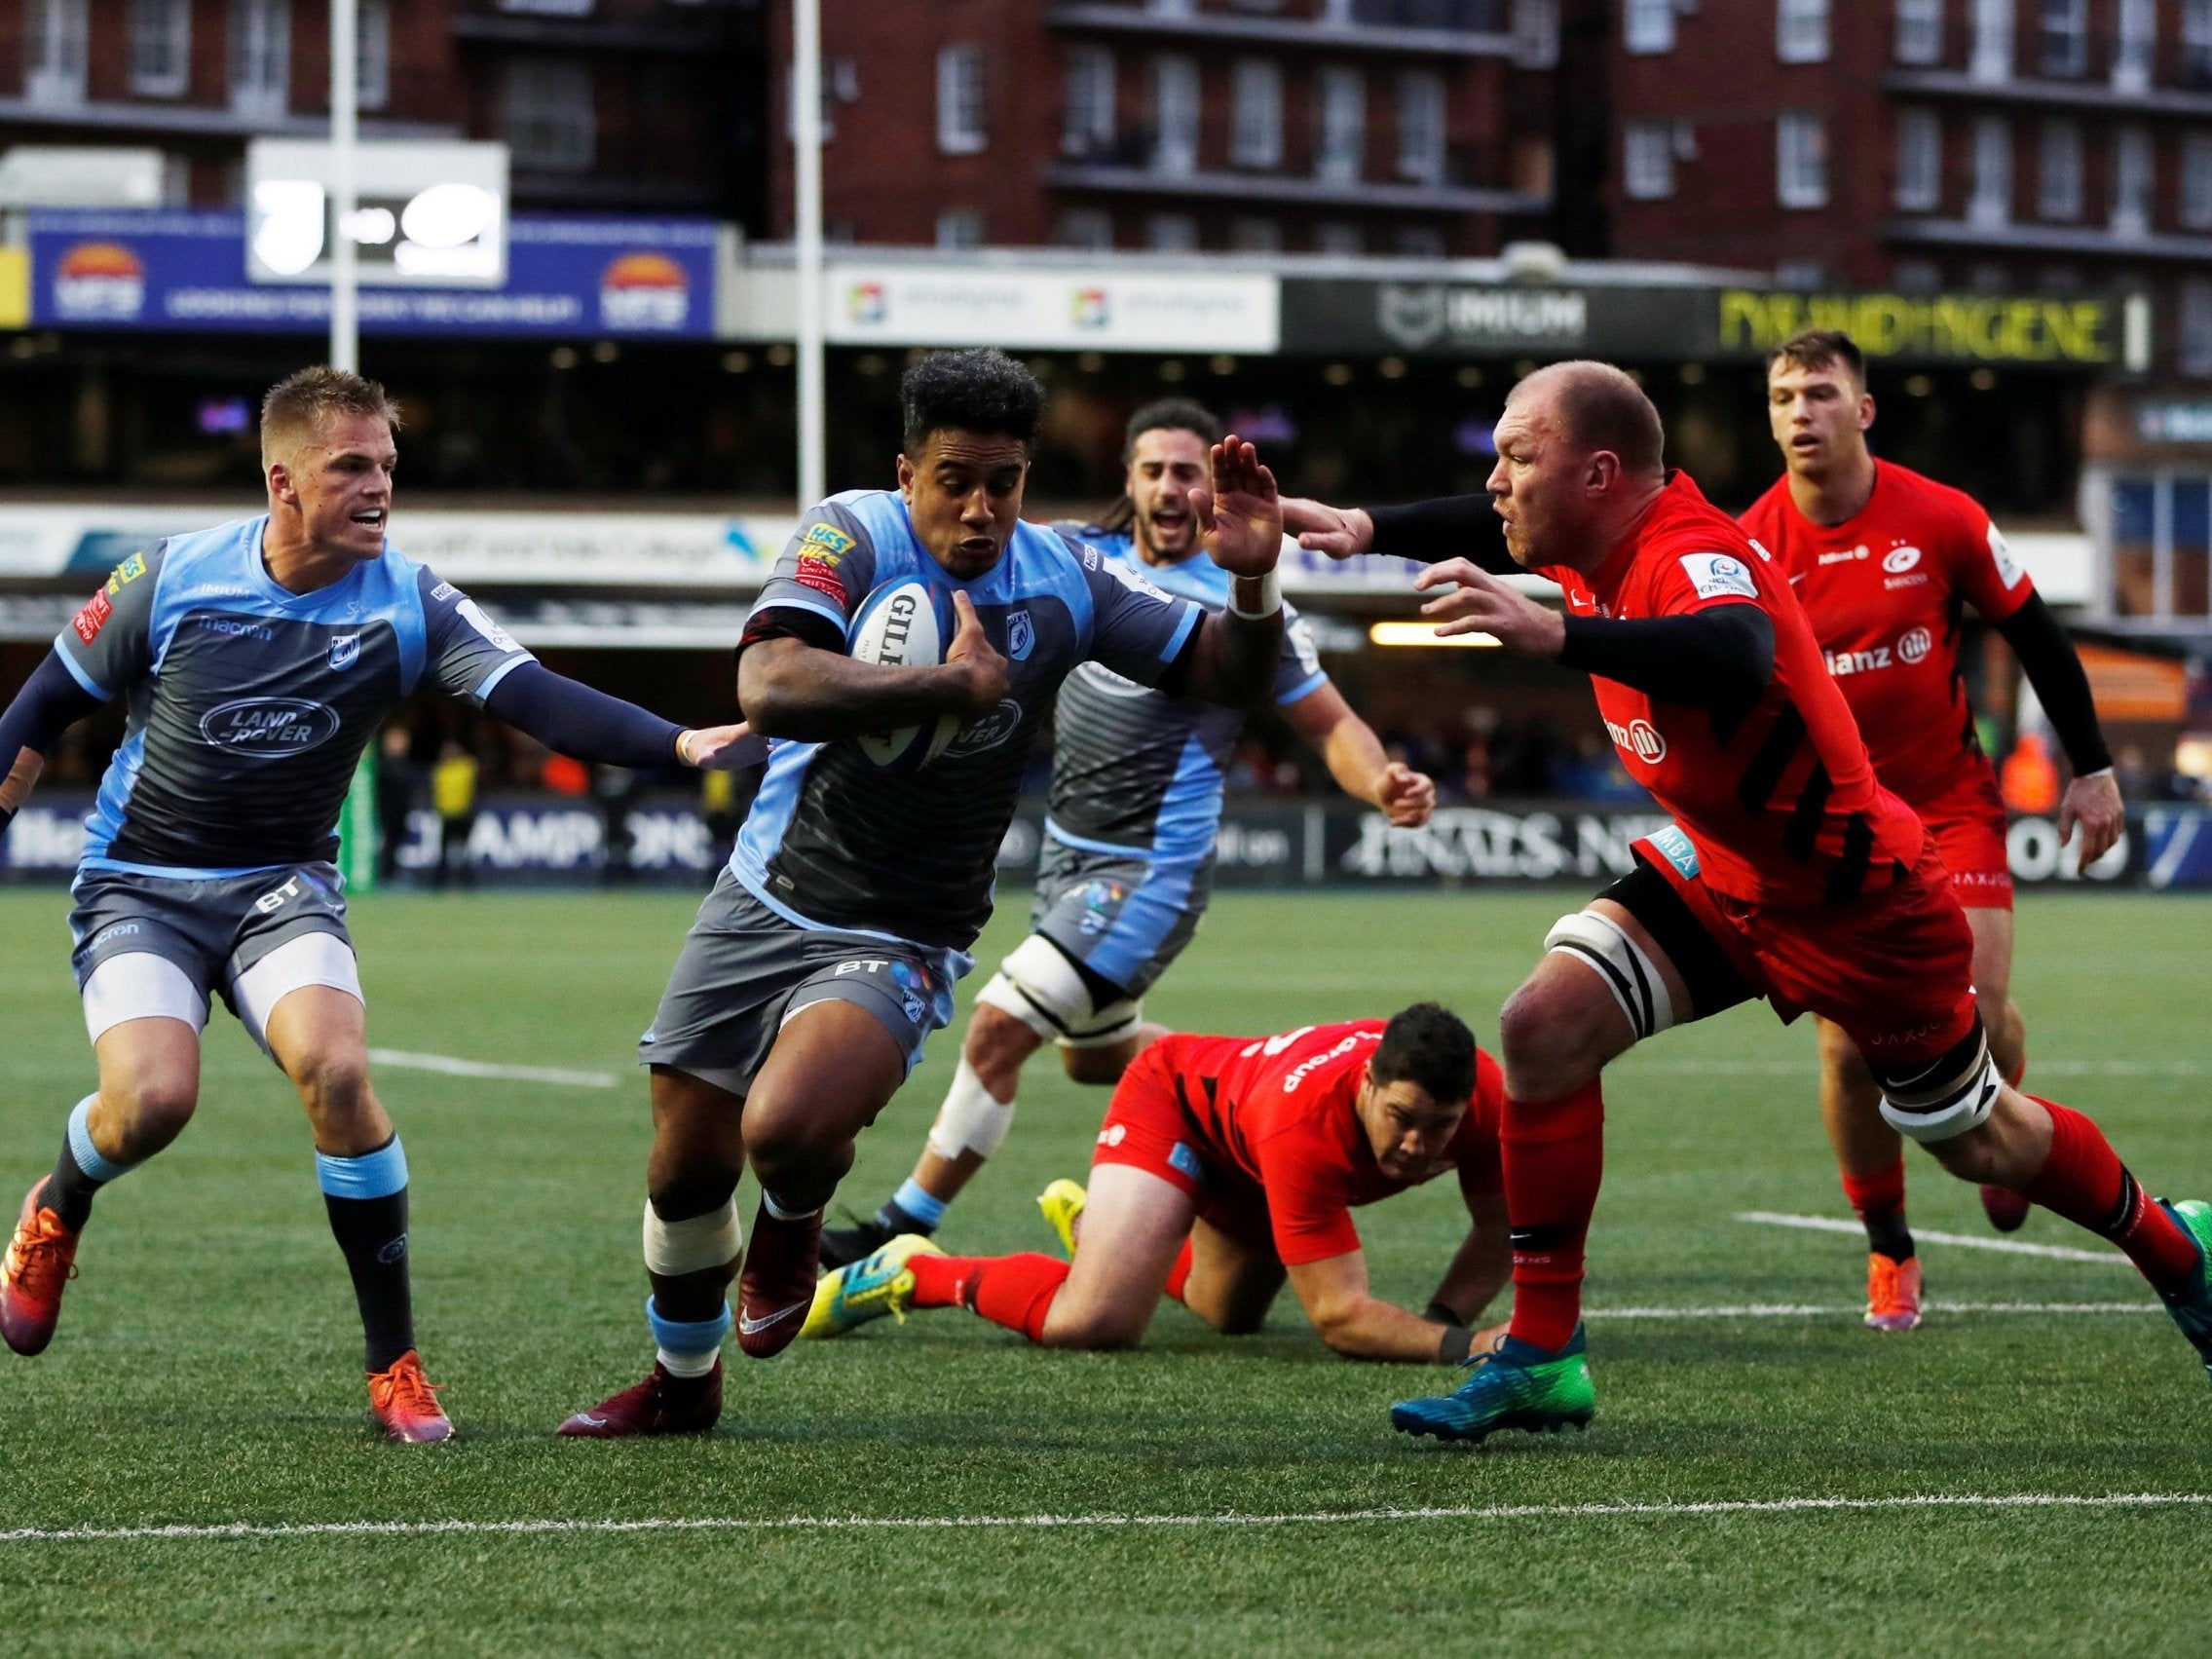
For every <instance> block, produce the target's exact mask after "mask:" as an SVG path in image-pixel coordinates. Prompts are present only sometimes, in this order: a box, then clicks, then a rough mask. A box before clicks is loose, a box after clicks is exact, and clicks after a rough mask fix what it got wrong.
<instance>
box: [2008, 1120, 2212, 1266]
mask: <svg viewBox="0 0 2212 1659" xmlns="http://www.w3.org/2000/svg"><path fill="white" fill-rule="evenodd" d="M2028 1098H2029V1099H2030V1100H2032V1101H2034V1102H2035V1103H2036V1104H2037V1105H2038V1106H2040V1107H2042V1108H2043V1110H2044V1111H2046V1112H2049V1113H2050V1156H2049V1157H2047V1158H2045V1159H2044V1160H2043V1168H2042V1169H2040V1170H2038V1171H2037V1172H2036V1178H2035V1180H2033V1181H2031V1182H2029V1183H2028V1185H2027V1187H2026V1188H2025V1192H2026V1195H2027V1196H2028V1198H2030V1199H2031V1200H2033V1201H2034V1202H2035V1203H2038V1204H2041V1205H2042V1206H2043V1208H2044V1209H2046V1210H2051V1211H2054V1212H2056V1213H2057V1214H2059V1215H2061V1216H2064V1217H2065V1218H2066V1219H2067V1220H2068V1221H2070V1222H2072V1223H2073V1224H2074V1225H2076V1226H2082V1227H2087V1228H2088V1229H2089V1230H2090V1231H2091V1232H2093V1233H2097V1234H2099V1235H2101V1236H2102V1237H2105V1238H2109V1239H2111V1240H2112V1241H2113V1243H2115V1244H2117V1245H2118V1246H2119V1247H2120V1249H2121V1250H2123V1251H2124V1252H2126V1254H2127V1259H2128V1260H2129V1261H2130V1262H2132V1263H2135V1265H2136V1266H2137V1267H2138V1268H2139V1269H2141V1271H2142V1274H2143V1276H2144V1277H2145V1278H2146V1279H2149V1280H2150V1281H2151V1284H2152V1287H2153V1288H2154V1289H2156V1290H2163V1289H2165V1288H2166V1287H2167V1286H2169V1285H2176V1284H2179V1283H2181V1282H2182V1281H2183V1280H2184V1279H2187V1278H2188V1277H2189V1276H2190V1275H2191V1274H2192V1273H2193V1272H2195V1271H2196V1262H2197V1251H2196V1243H2195V1241H2194V1240H2193V1239H2192V1238H2191V1237H2190V1236H2189V1234H2188V1233H2186V1232H2184V1231H2183V1230H2182V1229H2181V1228H2180V1227H2179V1226H2177V1225H2175V1224H2174V1219H2173V1217H2171V1216H2169V1215H2167V1214H2166V1212H2165V1211H2164V1210H2163V1209H2162V1208H2160V1207H2159V1206H2158V1205H2157V1204H2155V1203H2153V1202H2152V1200H2151V1198H2150V1196H2149V1195H2148V1194H2147V1193H2145V1192H2144V1190H2143V1188H2142V1187H2141V1186H2139V1185H2138V1184H2137V1182H2136V1180H2135V1177H2134V1176H2132V1175H2130V1174H2128V1173H2127V1166H2126V1165H2125V1164H2123V1163H2121V1162H2120V1161H2119V1154H2118V1152H2116V1151H2114V1150H2112V1143H2111V1142H2110V1141H2108V1140H2106V1139H2105V1135H2104V1131H2103V1130H2101V1129H2099V1128H2098V1127H2097V1126H2096V1124H2094V1123H2092V1122H2091V1121H2090V1120H2089V1119H2088V1118H2086V1117H2084V1116H2082V1115H2081V1113H2080V1112H2075V1111H2073V1110H2071V1109H2070V1108H2067V1107H2063V1106H2060V1105H2059V1104H2058V1103H2057V1102H2056V1101H2048V1100H2044V1099H2043V1098H2042V1097H2041V1096H2038V1095H2030V1096H2029V1097H2028Z"/></svg>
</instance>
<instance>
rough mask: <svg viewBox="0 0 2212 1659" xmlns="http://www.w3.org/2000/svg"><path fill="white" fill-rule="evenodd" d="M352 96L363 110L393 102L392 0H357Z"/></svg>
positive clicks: (382, 106) (378, 107)
mask: <svg viewBox="0 0 2212 1659" xmlns="http://www.w3.org/2000/svg"><path fill="white" fill-rule="evenodd" d="M354 96H355V99H356V101H357V102H358V103H359V104H360V106H361V108H363V109H382V108H384V106H385V105H386V104H388V103H390V102H391V101H392V0H360V9H359V10H358V11H357V12H356V13H355V14H354Z"/></svg>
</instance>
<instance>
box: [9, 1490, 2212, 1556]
mask: <svg viewBox="0 0 2212 1659" xmlns="http://www.w3.org/2000/svg"><path fill="white" fill-rule="evenodd" d="M2207 1505H2212V1492H2109V1493H2104V1494H2088V1495H2081V1494H2076V1493H2072V1492H1991V1493H1954V1492H1942V1493H1938V1492H1930V1493H1925V1494H1918V1495H1913V1496H1904V1497H1779V1498H1721V1499H1715V1500H1711V1501H1708V1502H1703V1503H1668V1502H1659V1503H1494V1504H1470V1505H1465V1506H1454V1507H1424V1508H1417V1509H1349V1510H1328V1509H1324V1510H1310V1511H1305V1512H1302V1513H1286V1514H1277V1515H1265V1514H1257V1515H1247V1514H1240V1513H1238V1512H1237V1511H1234V1510H1229V1511H1225V1512H1223V1513H1220V1514H1217V1515H900V1516H874V1515H851V1516H836V1515H786V1516H761V1517H755V1516H715V1515H709V1516H691V1517H648V1518H645V1519H642V1520H635V1521H618V1520H611V1519H610V1520H581V1521H576V1520H570V1521H557V1520H544V1521H308V1522H297V1523H290V1524H267V1525H265V1524H261V1523H256V1522H250V1521H236V1522H230V1523H226V1524H222V1525H218V1526H211V1527H13V1528H10V1529H8V1530H6V1531H0V1544H76V1543H134V1542H138V1541H141V1540H152V1539H165V1538H173V1539H217V1540H231V1539H244V1540H252V1539H260V1538H406V1537H450V1536H454V1535H457V1534H458V1535H469V1534H474V1535H479V1536H481V1535H485V1534H501V1535H507V1536H533V1535H543V1534H556V1535H557V1534H563V1533H621V1532H907V1531H956V1530H984V1529H988V1528H994V1527H1007V1528H1027V1527H1038V1528H1043V1527H1067V1528H1085V1529H1090V1528H1096V1529H1102V1530H1103V1529H1107V1528H1114V1527H1192V1528H1195V1527H1340V1526H1345V1525H1358V1524H1362V1523H1368V1522H1388V1521H1547V1520H1550V1521H1577V1520H1602V1519H1605V1518H1608V1517H1613V1516H1658V1517H1668V1516H1702V1515H1802V1514H1821V1513H1835V1512H1846V1513H1848V1512H1853V1511H1874V1510H1910V1509H2174V1508H2201V1507H2204V1506H2207Z"/></svg>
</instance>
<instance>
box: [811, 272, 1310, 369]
mask: <svg viewBox="0 0 2212 1659" xmlns="http://www.w3.org/2000/svg"><path fill="white" fill-rule="evenodd" d="M825 283H826V285H827V287H828V290H829V291H828V294H827V296H826V297H827V300H828V304H827V306H826V308H825V318H824V320H825V325H826V327H827V329H828V332H829V338H830V339H831V341H832V342H833V343H835V344H838V345H885V346H1004V347H1007V348H1009V349H1011V350H1023V349H1031V350H1035V349H1051V348H1055V347H1058V348H1062V349H1066V350H1070V351H1103V352H1112V351H1123V352H1128V351H1145V352H1272V351H1274V350H1275V349H1276V344H1277V341H1278V338H1279V334H1280V329H1279V323H1278V318H1277V308H1276V286H1277V284H1276V280H1275V278H1273V277H1271V276H1226V277H1214V276H1206V275H1202V274H1200V273H1196V272H1177V273H1174V274H1168V275H1158V274H1149V273H1146V274H1140V275H1134V276H1125V275H1120V274H1111V273H1109V274H1106V275H1099V274H1097V273H1093V272H1081V271H1072V270H1070V271H1065V272H1063V271H1035V270H1031V271H1018V270H996V269H993V268H991V267H988V266H969V267H959V266H949V265H889V264H886V265H874V264H847V263H844V261H840V262H839V263H837V264H836V265H834V266H832V267H831V269H830V272H829V274H828V276H827V278H826V279H825Z"/></svg>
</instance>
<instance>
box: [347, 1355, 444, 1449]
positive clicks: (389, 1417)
mask: <svg viewBox="0 0 2212 1659" xmlns="http://www.w3.org/2000/svg"><path fill="white" fill-rule="evenodd" d="M437 1391H438V1384H437V1383H434V1382H432V1381H431V1379H430V1378H429V1377H427V1376H424V1375H423V1356H422V1355H421V1354H419V1353H417V1352H416V1351H415V1350H414V1349H413V1348H409V1349H408V1350H407V1351H406V1352H405V1353H403V1354H401V1355H400V1356H399V1357H398V1358H397V1359H395V1360H394V1361H393V1362H392V1368H391V1370H389V1371H379V1372H372V1373H371V1374H370V1375H369V1379H368V1392H369V1409H370V1410H371V1411H373V1412H374V1413H375V1414H376V1420H377V1421H378V1422H380V1423H382V1424H383V1425H384V1436H385V1438H386V1439H387V1440H391V1441H394V1442H397V1443H398V1444H400V1445H403V1446H417V1445H423V1444H427V1443H429V1442H432V1441H439V1440H451V1439H452V1438H453V1423H452V1420H451V1419H450V1418H448V1417H447V1416H446V1414H445V1413H444V1411H443V1410H441V1409H440V1408H439V1406H438V1403H437Z"/></svg>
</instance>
